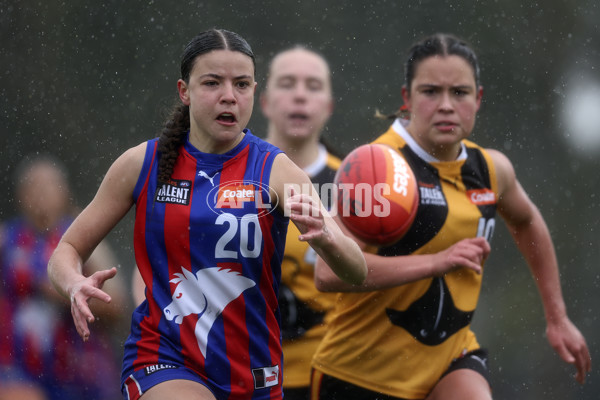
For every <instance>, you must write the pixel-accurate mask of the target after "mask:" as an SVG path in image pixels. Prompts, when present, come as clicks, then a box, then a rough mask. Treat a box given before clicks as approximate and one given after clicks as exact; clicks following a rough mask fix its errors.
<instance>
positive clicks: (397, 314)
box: [313, 120, 497, 399]
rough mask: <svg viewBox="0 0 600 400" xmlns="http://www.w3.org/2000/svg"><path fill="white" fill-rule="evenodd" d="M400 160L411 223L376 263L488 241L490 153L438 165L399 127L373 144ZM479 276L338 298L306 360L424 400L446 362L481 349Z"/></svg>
mask: <svg viewBox="0 0 600 400" xmlns="http://www.w3.org/2000/svg"><path fill="white" fill-rule="evenodd" d="M375 143H384V144H387V145H390V146H392V147H394V148H396V149H398V151H399V152H400V153H401V154H402V155H403V156H404V158H405V159H406V160H407V162H408V163H409V165H410V166H411V168H412V170H413V172H414V174H415V176H416V179H417V183H418V186H419V195H420V200H419V208H418V210H417V215H416V218H415V221H414V222H413V225H412V226H411V228H410V230H409V231H408V232H407V233H406V235H405V236H404V237H403V238H402V239H401V240H400V241H398V242H397V243H395V244H393V245H391V246H388V247H382V248H379V249H377V250H376V251H377V253H378V254H380V255H383V256H395V255H407V254H431V253H437V252H439V251H442V250H444V249H447V248H448V247H450V246H451V245H453V244H454V243H456V242H458V241H460V240H462V239H464V238H469V237H476V236H484V237H486V238H487V239H488V240H490V239H491V235H492V233H493V229H494V224H495V219H494V218H495V213H496V199H497V185H496V174H495V169H494V164H493V162H492V160H491V158H490V156H489V155H488V153H487V152H486V151H485V150H484V149H482V148H481V147H479V146H477V145H476V144H474V143H472V142H470V141H467V140H464V141H463V142H462V151H461V155H460V156H459V158H458V159H457V160H455V161H451V162H440V161H438V160H436V159H434V158H433V157H431V156H430V155H429V154H427V153H426V152H425V151H424V150H423V149H422V148H420V147H419V146H418V144H416V142H415V141H414V140H413V139H412V138H411V137H410V135H409V134H408V132H406V130H405V129H404V127H403V126H402V124H401V123H400V121H399V120H396V122H395V123H394V124H393V125H392V127H390V129H389V130H388V131H387V132H386V133H384V134H383V135H382V136H380V137H379V138H378V139H376V140H375ZM481 278H482V276H481V275H478V274H477V273H475V272H474V271H471V270H467V269H458V270H455V271H452V272H450V273H448V274H445V275H444V276H443V277H435V278H428V279H423V280H420V281H417V282H414V283H410V284H406V285H402V286H398V287H394V288H391V289H386V290H380V291H375V292H361V293H343V294H340V295H339V298H338V302H337V303H336V309H335V311H334V315H333V317H332V321H331V322H330V323H329V326H328V332H327V334H326V335H325V338H324V340H323V342H322V343H321V345H320V346H319V349H318V350H317V354H316V355H315V358H314V361H313V367H314V368H316V369H317V370H319V371H321V372H323V373H325V374H328V375H331V376H333V377H336V378H338V379H342V380H345V381H348V382H351V383H353V384H355V385H358V386H361V387H364V388H367V389H369V390H373V391H378V392H382V393H386V394H388V395H390V396H395V397H400V398H410V399H417V398H424V397H426V395H427V394H428V393H429V391H430V390H431V389H432V388H433V386H434V385H435V384H436V382H437V381H438V380H439V379H440V377H441V376H442V374H443V373H444V372H445V371H446V369H447V368H448V366H449V365H450V363H451V362H452V360H453V359H455V358H457V357H459V356H460V355H461V354H463V353H465V352H468V351H472V350H475V349H478V348H479V344H478V343H477V340H476V338H475V335H474V334H473V333H472V332H471V330H470V329H469V326H470V322H471V318H472V316H473V312H474V310H475V307H476V305H477V300H478V297H479V292H480V288H481Z"/></svg>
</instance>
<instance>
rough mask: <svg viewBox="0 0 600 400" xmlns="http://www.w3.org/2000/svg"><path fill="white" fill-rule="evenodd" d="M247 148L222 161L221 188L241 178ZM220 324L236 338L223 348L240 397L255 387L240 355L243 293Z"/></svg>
mask: <svg viewBox="0 0 600 400" xmlns="http://www.w3.org/2000/svg"><path fill="white" fill-rule="evenodd" d="M249 150H250V147H249V146H246V147H245V148H244V149H243V150H242V151H240V153H239V154H238V155H237V156H236V157H234V158H233V159H231V160H229V161H227V162H226V163H224V164H223V170H222V172H221V174H222V175H221V181H220V184H219V186H220V187H223V186H227V184H228V183H229V182H232V181H242V180H243V179H244V174H245V173H246V169H247V163H248V153H249ZM219 267H222V268H230V269H231V270H233V271H237V272H240V273H241V272H242V271H241V270H240V268H241V265H240V264H237V263H219ZM242 316H243V318H242ZM223 326H224V333H225V338H228V337H233V338H235V340H228V341H227V342H226V346H225V347H226V353H227V358H228V359H229V362H230V366H231V367H230V373H231V394H232V395H234V396H240V395H243V394H244V393H245V392H248V390H249V389H250V391H251V390H252V389H253V388H254V382H253V381H252V377H251V376H249V375H248V374H247V371H249V370H250V359H248V358H247V357H240V355H241V354H248V353H249V351H250V334H249V333H248V327H247V326H246V304H245V301H244V296H239V297H238V298H237V299H235V300H234V301H232V302H231V303H229V305H228V306H227V307H226V308H225V310H224V311H223ZM230 335H231V336H230ZM244 358H246V360H244Z"/></svg>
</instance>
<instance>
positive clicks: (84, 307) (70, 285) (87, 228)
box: [48, 144, 146, 340]
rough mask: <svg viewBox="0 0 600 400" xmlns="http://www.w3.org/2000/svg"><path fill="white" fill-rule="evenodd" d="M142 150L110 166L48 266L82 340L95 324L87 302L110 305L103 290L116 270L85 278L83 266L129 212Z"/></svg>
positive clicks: (139, 147)
mask: <svg viewBox="0 0 600 400" xmlns="http://www.w3.org/2000/svg"><path fill="white" fill-rule="evenodd" d="M145 146H146V145H145V144H142V145H139V146H137V147H135V148H133V149H130V150H128V151H127V152H125V153H124V154H123V155H122V156H121V157H119V158H118V159H117V160H116V161H115V162H114V163H113V165H112V166H111V167H110V169H109V170H108V172H107V174H106V176H105V177H104V180H103V181H102V184H101V185H100V188H99V189H98V192H97V193H96V196H95V197H94V199H93V200H92V201H91V202H90V204H88V206H87V207H86V208H85V209H84V210H83V211H82V212H81V214H79V215H78V216H77V218H76V219H75V221H73V223H72V224H71V226H70V227H69V229H67V231H66V232H65V234H64V235H63V237H62V238H61V240H60V242H59V244H58V246H57V247H56V249H55V251H54V253H53V254H52V256H51V257H50V260H49V262H48V276H49V277H50V280H51V281H52V283H53V284H54V287H55V288H56V289H57V291H58V292H59V293H60V294H62V295H63V296H64V297H66V298H67V299H69V300H70V301H71V313H72V315H73V321H74V322H75V326H76V328H77V331H78V332H79V334H80V336H81V337H82V338H83V339H84V340H87V339H88V338H89V335H90V331H89V328H88V323H90V322H93V321H94V316H93V314H92V312H91V311H90V308H89V305H88V300H89V299H91V298H96V299H98V300H100V301H103V302H110V301H111V298H110V296H109V295H108V294H107V293H105V292H104V291H102V286H103V284H104V282H105V281H106V280H107V279H110V278H112V277H114V276H115V274H116V273H117V270H116V268H111V269H108V270H99V271H96V272H94V273H93V274H92V275H90V276H87V277H86V276H84V275H83V268H82V266H83V264H84V262H85V261H86V260H87V259H88V258H89V257H90V255H91V254H92V252H93V251H94V249H95V248H96V246H98V244H99V243H100V242H101V241H102V239H103V238H104V237H105V236H106V235H107V234H108V232H110V230H111V229H112V228H113V227H114V226H115V225H116V224H117V223H118V222H119V221H120V220H121V218H123V216H124V215H125V214H126V213H127V211H128V210H129V209H130V208H131V206H132V204H133V188H134V187H135V183H136V181H137V178H138V175H139V173H140V171H141V166H142V163H143V159H144V153H145Z"/></svg>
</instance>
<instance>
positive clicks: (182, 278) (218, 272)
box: [163, 267, 256, 357]
mask: <svg viewBox="0 0 600 400" xmlns="http://www.w3.org/2000/svg"><path fill="white" fill-rule="evenodd" d="M181 271H182V272H181V273H176V274H175V276H176V277H175V278H173V279H171V280H170V281H169V282H171V283H175V284H177V287H176V288H175V292H174V293H173V296H172V297H173V301H172V302H171V303H170V304H169V305H168V306H166V307H165V308H164V310H163V313H164V314H165V317H166V318H167V320H169V321H173V320H174V322H175V323H176V324H179V325H181V323H182V322H183V317H185V316H187V315H190V314H197V315H198V322H196V328H195V331H194V333H195V335H196V339H197V340H198V346H199V347H200V351H201V352H202V355H203V356H205V357H206V347H207V345H208V334H209V332H210V330H211V329H212V326H213V324H214V322H215V320H216V319H217V317H218V316H219V315H220V314H221V313H222V312H223V310H224V309H225V307H227V305H228V304H229V303H231V302H232V301H233V300H235V299H236V298H238V297H239V296H240V294H242V292H243V291H244V290H246V289H248V288H251V287H253V286H255V285H256V283H255V282H254V281H253V280H251V279H248V278H246V277H245V276H242V275H241V274H240V273H238V272H235V271H232V270H231V269H225V268H218V267H215V268H205V269H201V270H200V271H198V272H197V273H196V275H194V274H193V273H192V272H191V271H188V270H187V269H185V268H183V267H181Z"/></svg>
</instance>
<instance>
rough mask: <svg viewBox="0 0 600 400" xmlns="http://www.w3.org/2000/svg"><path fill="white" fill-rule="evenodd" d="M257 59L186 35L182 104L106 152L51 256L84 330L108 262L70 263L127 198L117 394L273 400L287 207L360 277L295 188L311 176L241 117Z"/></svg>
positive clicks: (321, 214)
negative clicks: (130, 303) (154, 130)
mask: <svg viewBox="0 0 600 400" xmlns="http://www.w3.org/2000/svg"><path fill="white" fill-rule="evenodd" d="M254 71H255V66H254V55H253V53H252V50H251V48H250V46H249V45H248V43H247V42H246V41H245V40H244V39H243V38H242V37H240V36H239V35H237V34H235V33H233V32H229V31H226V30H215V29H213V30H209V31H206V32H203V33H201V34H199V35H198V36H196V37H195V38H193V39H192V41H191V42H190V43H189V44H188V45H187V47H186V49H185V51H184V54H183V57H182V61H181V79H179V80H178V82H177V88H178V93H179V99H180V101H181V102H180V104H179V105H178V106H177V107H176V109H175V110H174V112H173V114H172V118H171V119H169V121H167V123H166V125H165V128H164V129H163V132H162V134H161V136H160V138H158V139H153V140H150V141H148V142H145V143H142V144H140V145H138V146H136V147H134V148H132V149H129V150H127V151H126V152H125V153H124V154H123V155H122V156H120V157H119V158H118V159H117V160H116V161H115V162H114V164H113V165H112V166H111V167H110V169H109V171H108V173H107V175H106V176H105V178H104V180H103V182H102V184H101V185H100V188H99V190H98V193H97V195H96V197H95V198H94V199H93V200H92V202H91V203H90V204H89V205H88V206H87V207H86V209H85V210H84V211H83V212H82V213H81V214H80V216H79V217H78V218H77V219H76V220H75V221H74V223H73V224H72V225H71V227H70V228H69V230H68V231H67V232H66V233H65V235H64V236H63V238H62V240H61V242H60V243H59V245H58V247H57V249H56V251H55V252H54V254H53V255H52V258H51V260H50V262H49V265H48V268H49V272H50V276H51V278H52V281H53V283H54V284H55V286H56V287H57V289H58V290H59V291H60V292H61V293H62V294H63V295H64V296H66V297H67V298H69V299H70V300H71V308H72V314H73V319H74V322H75V325H76V326H77V329H78V331H79V333H80V335H81V336H82V337H83V338H84V340H87V339H88V338H89V336H90V330H89V327H88V324H89V323H90V322H92V321H93V320H94V316H93V315H92V314H91V313H90V310H89V308H88V305H87V302H88V300H89V299H91V298H96V299H99V300H101V301H105V302H108V301H110V297H109V296H108V295H107V294H106V293H104V292H103V291H102V290H101V287H102V284H103V282H104V281H106V280H107V279H109V278H111V277H113V276H114V275H115V273H116V271H115V270H114V269H111V270H105V271H102V272H99V273H96V274H94V275H92V276H88V277H85V276H84V275H82V274H81V270H80V267H79V265H80V264H81V262H82V260H85V259H86V258H87V257H88V255H89V254H90V252H91V251H92V249H93V248H94V247H95V245H96V244H97V243H98V242H99V241H100V239H101V238H103V237H104V236H105V235H106V234H107V233H108V232H109V231H110V230H111V229H112V228H113V227H114V226H115V225H116V223H117V222H118V221H119V220H120V219H121V218H122V217H123V216H124V215H125V214H126V213H127V211H128V210H129V209H130V208H131V206H132V205H134V204H135V205H136V218H135V228H134V247H135V255H136V264H137V266H138V268H139V270H140V273H141V276H142V278H143V280H144V284H145V286H146V300H145V301H144V302H143V303H142V304H141V305H140V306H139V307H138V308H137V309H136V311H135V312H134V315H133V318H132V328H131V334H130V336H129V338H128V340H127V342H126V344H125V356H124V363H123V371H122V390H123V394H124V397H125V398H126V399H138V398H140V397H142V398H143V399H144V400H152V399H164V398H185V399H249V398H253V399H280V398H282V389H281V383H282V379H281V372H282V366H281V364H282V350H281V341H280V329H279V308H278V303H277V292H278V286H279V281H280V275H281V260H282V257H283V247H284V242H285V235H286V228H287V220H288V219H287V217H286V215H289V218H290V219H291V220H292V221H293V222H294V223H295V225H296V226H297V227H298V229H299V231H300V236H299V239H300V240H304V241H307V242H308V243H309V244H310V245H311V246H312V247H313V249H315V251H316V252H317V253H318V254H319V255H320V256H322V257H324V258H325V260H326V261H327V262H329V263H330V264H331V267H332V268H333V269H334V270H335V271H337V273H339V274H340V276H341V277H342V278H343V279H345V280H346V281H348V282H353V283H360V282H362V280H363V279H364V276H365V275H366V266H365V262H364V258H363V257H362V253H361V251H360V248H359V247H358V246H357V245H356V243H355V242H353V241H352V240H351V239H350V238H348V237H347V236H345V235H343V234H342V233H341V230H340V229H339V228H338V226H337V225H336V223H335V222H334V221H333V220H332V219H331V217H330V216H329V215H328V213H327V211H326V210H325V209H324V207H323V206H322V204H321V202H320V200H319V198H318V196H317V195H314V194H312V195H311V194H307V193H302V192H300V188H301V187H302V185H310V180H309V178H308V177H307V176H306V174H305V173H304V172H303V171H302V170H301V169H300V168H298V167H297V166H296V165H295V164H294V163H293V162H291V161H290V160H289V158H287V157H286V156H285V155H284V154H283V153H282V152H281V151H280V150H279V149H277V148H276V147H275V146H273V145H271V144H269V143H267V142H265V141H263V140H261V139H258V138H257V137H255V136H253V135H252V134H251V132H250V131H249V130H247V129H246V124H247V122H248V120H249V119H250V115H251V113H252V107H253V100H254V92H255V88H256V82H255V80H254ZM284 183H285V184H293V185H292V187H291V188H290V186H286V185H284Z"/></svg>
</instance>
